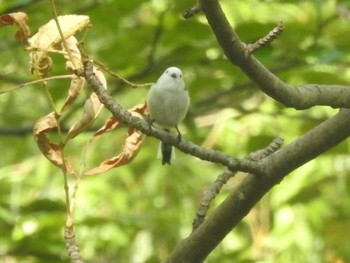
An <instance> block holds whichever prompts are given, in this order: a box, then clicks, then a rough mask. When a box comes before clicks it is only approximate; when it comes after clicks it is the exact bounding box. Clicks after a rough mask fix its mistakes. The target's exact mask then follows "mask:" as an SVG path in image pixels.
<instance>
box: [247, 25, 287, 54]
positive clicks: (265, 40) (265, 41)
mask: <svg viewBox="0 0 350 263" xmlns="http://www.w3.org/2000/svg"><path fill="white" fill-rule="evenodd" d="M283 29H284V24H283V22H282V21H281V22H279V23H278V24H277V26H276V27H275V28H274V29H272V30H271V31H270V32H269V33H268V34H267V35H266V36H264V37H262V38H260V39H259V40H258V41H256V42H254V43H253V44H248V45H247V47H246V54H245V56H246V57H249V56H250V55H251V54H253V52H255V51H257V50H258V49H259V48H262V47H265V46H267V45H269V44H270V43H271V42H272V41H273V40H274V39H276V38H277V37H278V36H279V35H280V34H282V32H283Z"/></svg>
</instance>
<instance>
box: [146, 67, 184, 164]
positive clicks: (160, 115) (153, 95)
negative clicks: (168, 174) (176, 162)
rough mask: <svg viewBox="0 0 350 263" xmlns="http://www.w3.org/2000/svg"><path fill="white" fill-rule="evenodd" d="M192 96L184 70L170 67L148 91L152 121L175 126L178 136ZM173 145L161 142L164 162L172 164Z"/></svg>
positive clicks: (169, 127) (161, 125) (166, 126)
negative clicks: (185, 79) (186, 84)
mask: <svg viewBox="0 0 350 263" xmlns="http://www.w3.org/2000/svg"><path fill="white" fill-rule="evenodd" d="M189 104H190V97H189V96H188V91H187V90H186V87H185V82H184V80H183V78H182V72H181V70H180V69H179V68H177V67H170V68H168V69H167V70H165V72H164V73H163V74H162V75H161V76H160V77H159V79H158V80H157V82H156V83H155V84H154V85H153V86H152V87H151V89H150V90H149V92H148V97H147V105H148V109H149V112H150V116H151V122H152V123H153V122H154V123H155V124H157V125H158V126H160V127H162V128H163V129H165V130H167V131H170V130H169V129H171V128H175V129H176V130H177V132H178V134H179V135H178V136H179V137H178V138H179V139H181V134H180V132H179V130H178V128H177V125H178V124H179V123H180V122H181V121H182V120H183V119H184V118H185V116H186V113H187V110H188V106H189ZM172 148H173V147H172V146H171V145H168V144H165V143H163V142H161V144H160V150H161V152H162V155H163V158H162V164H163V165H164V164H166V163H167V164H170V161H171V154H172Z"/></svg>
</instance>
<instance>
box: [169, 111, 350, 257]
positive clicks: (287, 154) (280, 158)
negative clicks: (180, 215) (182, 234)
mask: <svg viewBox="0 0 350 263" xmlns="http://www.w3.org/2000/svg"><path fill="white" fill-rule="evenodd" d="M349 123H350V110H348V109H342V110H340V111H339V113H337V114H336V115H335V116H334V117H332V118H330V119H328V120H326V121H324V122H323V123H321V124H320V125H318V126H317V127H315V128H313V129H312V130H310V131H309V132H307V133H306V134H304V135H303V136H302V137H300V138H299V139H297V140H296V141H294V142H293V143H291V144H289V145H288V146H286V147H284V148H282V149H281V150H279V151H277V152H276V153H274V154H272V155H270V156H268V157H267V158H265V159H263V160H262V161H261V164H262V165H263V166H264V168H265V172H266V176H256V175H253V174H248V175H247V176H246V177H245V178H244V179H243V180H242V182H241V183H240V184H239V185H237V186H236V188H235V189H234V190H233V191H232V192H231V194H230V195H229V197H228V198H226V199H225V201H224V202H223V203H222V204H221V205H220V206H219V207H217V208H216V209H215V210H214V211H213V213H212V215H211V216H209V218H208V219H207V220H206V221H204V222H203V224H201V225H200V226H199V227H198V228H197V229H196V230H195V231H194V232H193V233H192V235H190V236H189V237H188V238H186V239H184V240H183V241H182V242H180V243H179V245H178V246H177V247H176V248H175V250H174V251H173V252H172V253H171V254H170V255H169V257H168V258H167V259H166V260H165V262H166V263H200V262H202V261H203V260H204V259H205V258H206V257H207V256H208V254H209V253H210V252H211V251H212V250H213V249H214V248H215V247H216V246H217V245H218V244H219V243H220V242H221V241H222V239H223V238H224V237H225V236H226V235H227V234H228V233H229V232H230V231H231V230H232V228H234V227H235V226H236V225H237V224H238V223H239V222H240V221H241V220H242V219H243V217H245V216H246V215H247V214H248V212H249V211H250V210H251V209H252V208H253V206H254V205H255V204H256V203H257V202H258V201H259V200H260V199H261V198H262V197H263V195H264V194H265V193H266V192H268V191H269V190H270V189H271V188H272V187H273V186H274V185H276V184H278V183H279V182H280V181H281V180H282V179H283V178H284V177H285V176H286V175H287V174H288V173H289V172H291V171H292V170H295V169H296V168H298V167H300V166H301V165H303V164H305V163H307V162H308V161H310V160H312V159H313V158H315V157H316V156H318V155H320V154H322V153H324V152H325V151H327V150H329V149H330V148H332V147H334V146H336V145H337V144H339V143H340V142H342V141H343V140H345V139H346V138H347V137H349V136H350V125H349Z"/></svg>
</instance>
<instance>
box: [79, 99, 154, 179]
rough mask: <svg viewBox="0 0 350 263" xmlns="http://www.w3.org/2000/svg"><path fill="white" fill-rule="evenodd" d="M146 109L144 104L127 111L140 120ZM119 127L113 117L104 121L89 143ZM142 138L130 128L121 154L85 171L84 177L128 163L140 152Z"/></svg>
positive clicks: (142, 135)
mask: <svg viewBox="0 0 350 263" xmlns="http://www.w3.org/2000/svg"><path fill="white" fill-rule="evenodd" d="M146 108H147V106H146V104H145V103H144V104H140V105H137V106H135V107H133V108H132V109H129V111H130V113H131V114H132V115H133V116H137V117H140V118H142V116H144V114H145V111H146ZM119 125H120V122H119V120H117V119H116V118H115V117H111V118H109V119H108V120H107V121H106V123H105V124H104V125H103V126H102V127H101V128H100V129H99V130H98V131H97V132H96V133H95V134H94V135H93V137H92V139H91V141H92V140H94V139H95V138H97V137H98V136H101V135H103V134H104V133H106V132H109V131H110V130H112V129H115V128H117V127H118V126H119ZM144 138H145V136H144V134H143V133H141V132H140V131H138V130H135V129H132V128H130V129H129V130H128V133H127V137H126V138H125V140H124V143H123V150H122V152H121V153H120V154H119V155H117V156H114V157H112V158H110V159H108V160H105V161H103V162H102V163H101V164H100V165H99V166H98V167H95V168H93V169H91V170H89V171H87V172H86V173H85V175H94V174H99V173H103V172H106V171H108V170H110V169H112V168H116V167H119V166H122V165H126V164H128V163H130V162H131V161H132V160H133V159H134V158H135V157H136V155H137V154H138V152H139V151H140V149H141V146H142V143H143V141H144Z"/></svg>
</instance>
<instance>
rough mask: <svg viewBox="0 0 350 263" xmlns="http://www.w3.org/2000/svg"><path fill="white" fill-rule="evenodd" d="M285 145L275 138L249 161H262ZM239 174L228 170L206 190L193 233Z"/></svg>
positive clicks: (253, 154) (252, 154) (254, 153)
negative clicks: (214, 201)
mask: <svg viewBox="0 0 350 263" xmlns="http://www.w3.org/2000/svg"><path fill="white" fill-rule="evenodd" d="M282 144H283V139H282V138H280V137H277V138H275V139H274V140H273V141H272V142H271V143H270V144H269V145H268V146H267V147H266V148H264V149H261V150H258V151H255V152H253V153H251V154H249V155H248V156H247V159H249V160H252V161H260V160H262V159H264V158H265V157H267V156H269V155H271V154H273V153H274V152H276V151H277V150H278V149H280V148H281V146H282ZM236 173H237V172H232V171H229V170H226V171H225V172H223V173H221V174H220V175H219V176H218V177H217V179H216V180H215V181H214V183H213V184H211V185H210V186H209V187H208V188H207V190H205V192H204V194H203V197H202V201H201V203H200V206H199V208H198V210H197V213H196V216H195V218H194V220H193V223H192V231H194V230H196V229H197V228H198V227H199V226H200V225H201V224H202V223H203V222H204V220H205V217H206V214H207V212H208V209H209V207H210V205H211V203H212V201H213V200H214V199H215V197H216V196H217V195H218V194H219V192H220V190H221V188H222V187H223V186H224V185H225V184H226V183H227V182H228V180H229V179H230V178H232V177H233V176H234V175H236Z"/></svg>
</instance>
